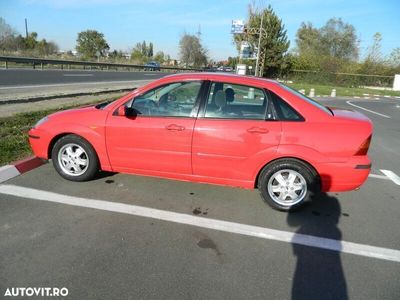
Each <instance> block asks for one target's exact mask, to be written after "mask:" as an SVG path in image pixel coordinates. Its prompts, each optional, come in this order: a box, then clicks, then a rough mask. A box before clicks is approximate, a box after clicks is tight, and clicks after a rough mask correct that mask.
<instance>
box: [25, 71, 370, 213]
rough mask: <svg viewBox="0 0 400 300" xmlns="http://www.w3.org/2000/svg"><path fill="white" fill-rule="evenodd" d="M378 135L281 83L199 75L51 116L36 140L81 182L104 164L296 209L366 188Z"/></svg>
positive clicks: (39, 149) (364, 121)
mask: <svg viewBox="0 0 400 300" xmlns="http://www.w3.org/2000/svg"><path fill="white" fill-rule="evenodd" d="M371 136H372V123H371V121H370V120H369V119H368V118H367V117H365V116H364V115H363V114H361V113H358V112H354V111H351V110H347V109H339V108H328V107H325V106H323V105H321V104H319V103H317V102H315V101H314V100H312V99H309V98H307V97H306V96H304V95H302V94H300V93H298V92H296V91H294V90H292V89H290V88H288V87H286V86H285V85H283V84H280V83H279V82H276V81H273V80H267V79H262V78H256V77H247V76H239V75H232V74H222V73H192V74H190V73H189V74H176V75H171V76H166V77H163V78H162V79H159V80H157V81H154V82H152V83H150V84H148V85H146V86H143V87H141V88H138V89H136V90H134V91H133V92H131V93H129V94H127V95H125V96H123V97H122V98H120V99H118V100H116V101H114V102H111V103H104V104H99V105H96V106H91V107H86V108H79V109H71V110H67V111H63V112H58V113H55V114H52V115H49V116H47V117H45V118H44V119H42V120H40V121H39V122H38V123H37V124H36V125H35V126H34V127H33V128H32V129H31V130H30V131H29V142H30V144H31V147H32V149H33V151H34V153H35V154H36V155H37V156H38V157H41V158H44V159H50V158H51V159H52V161H53V165H54V167H55V169H56V170H57V172H58V173H59V174H60V175H61V176H62V177H64V178H66V179H69V180H72V181H85V180H89V179H92V178H93V177H95V175H96V174H97V173H98V171H99V170H104V171H112V172H124V173H133V174H141V175H150V176H158V177H165V178H173V179H179V180H189V181H195V182H203V183H213V184H223V185H229V186H237V187H243V188H258V189H259V190H260V191H261V195H262V197H263V199H264V200H265V201H266V202H267V203H268V204H270V205H271V206H272V207H274V208H276V209H279V210H284V211H289V210H294V209H296V208H298V207H300V206H302V205H303V204H304V203H306V202H308V201H309V200H310V199H311V196H312V195H314V194H317V193H318V192H319V191H323V192H328V191H329V192H337V191H349V190H354V189H357V188H358V187H359V186H361V185H362V184H363V183H364V181H365V180H366V179H367V177H368V174H369V172H370V168H371V162H370V159H369V158H368V155H367V152H368V148H369V145H370V141H371Z"/></svg>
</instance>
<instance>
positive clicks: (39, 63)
mask: <svg viewBox="0 0 400 300" xmlns="http://www.w3.org/2000/svg"><path fill="white" fill-rule="evenodd" d="M0 62H4V68H5V69H8V68H9V63H15V64H28V65H31V66H32V68H33V69H35V68H36V67H39V68H41V69H44V67H45V66H46V65H55V66H60V68H61V69H64V68H65V67H66V68H67V69H70V68H71V66H82V67H83V69H84V70H85V69H86V67H89V69H92V68H94V67H95V68H100V69H101V70H103V69H105V70H110V69H117V70H118V68H123V69H127V70H130V69H138V70H144V69H146V68H147V69H151V67H145V66H144V65H134V64H117V63H106V62H89V61H79V60H62V59H43V58H32V57H16V56H0ZM157 69H158V67H157ZM159 69H160V70H165V71H175V72H185V71H195V72H201V71H203V69H197V68H178V67H167V66H160V67H159Z"/></svg>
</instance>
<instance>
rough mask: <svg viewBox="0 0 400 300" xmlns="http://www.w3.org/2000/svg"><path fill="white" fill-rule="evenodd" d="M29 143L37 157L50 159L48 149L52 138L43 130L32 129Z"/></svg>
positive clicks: (29, 134) (29, 133)
mask: <svg viewBox="0 0 400 300" xmlns="http://www.w3.org/2000/svg"><path fill="white" fill-rule="evenodd" d="M28 137H29V143H30V145H31V148H32V151H33V153H34V154H35V156H37V157H40V158H44V159H49V157H48V153H47V152H48V149H49V144H50V141H51V136H50V134H48V133H47V132H45V131H43V130H39V129H36V128H32V129H31V130H29V132H28Z"/></svg>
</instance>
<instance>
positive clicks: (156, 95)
mask: <svg viewBox="0 0 400 300" xmlns="http://www.w3.org/2000/svg"><path fill="white" fill-rule="evenodd" d="M201 84H202V82H201V81H191V82H174V83H171V84H167V85H163V86H161V87H157V88H155V89H152V90H150V91H148V92H146V93H144V94H142V95H140V96H137V97H136V98H134V99H133V101H132V103H131V106H132V108H134V109H135V110H136V112H137V113H138V115H140V116H168V117H190V115H191V112H192V109H193V107H194V104H195V102H196V99H197V96H198V94H199V92H200V88H201ZM128 105H129V102H128Z"/></svg>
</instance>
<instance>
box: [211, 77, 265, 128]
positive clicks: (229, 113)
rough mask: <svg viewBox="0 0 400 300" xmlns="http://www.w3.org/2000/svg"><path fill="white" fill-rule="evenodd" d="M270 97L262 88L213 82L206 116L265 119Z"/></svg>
mask: <svg viewBox="0 0 400 300" xmlns="http://www.w3.org/2000/svg"><path fill="white" fill-rule="evenodd" d="M268 102H269V101H268V99H267V98H266V96H265V93H264V91H263V90H262V89H259V88H256V87H252V86H246V85H238V84H231V83H222V82H213V83H212V84H211V87H210V92H209V95H208V100H207V104H206V112H205V117H206V118H218V119H250V120H264V119H265V112H266V107H267V105H268Z"/></svg>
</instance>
